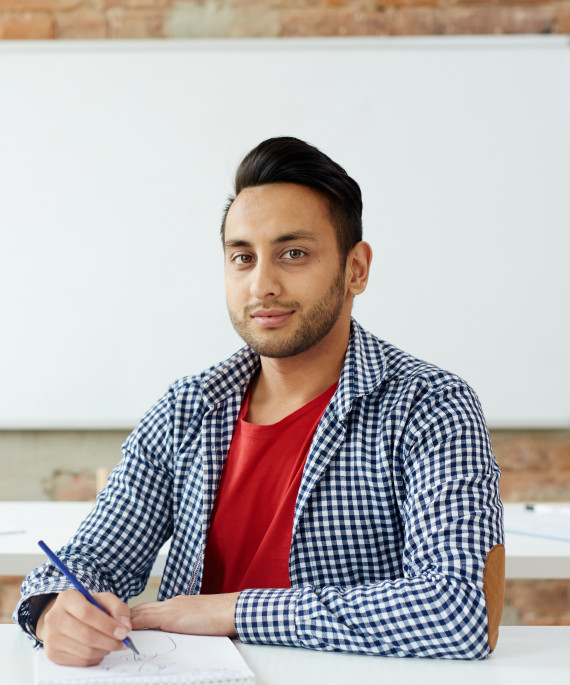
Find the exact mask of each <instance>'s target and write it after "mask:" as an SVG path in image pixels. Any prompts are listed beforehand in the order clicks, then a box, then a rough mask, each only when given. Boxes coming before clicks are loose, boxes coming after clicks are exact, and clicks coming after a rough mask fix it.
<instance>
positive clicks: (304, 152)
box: [221, 137, 362, 264]
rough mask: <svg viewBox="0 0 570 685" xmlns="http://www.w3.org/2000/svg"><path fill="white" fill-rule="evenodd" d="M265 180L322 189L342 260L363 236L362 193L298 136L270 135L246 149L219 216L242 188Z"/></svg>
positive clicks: (222, 231)
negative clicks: (327, 202) (256, 144)
mask: <svg viewBox="0 0 570 685" xmlns="http://www.w3.org/2000/svg"><path fill="white" fill-rule="evenodd" d="M268 183H298V184H299V185H303V186H309V187H310V188H314V189H316V190H318V191H320V192H321V193H323V194H324V195H325V196H326V197H327V198H328V200H329V212H330V217H331V222H332V224H333V227H334V229H335V231H336V235H337V240H338V247H339V252H340V256H341V260H342V263H343V264H344V263H345V262H346V258H347V256H348V253H349V252H350V250H351V249H352V248H353V247H354V245H356V243H358V242H360V241H361V240H362V195H361V193H360V187H359V185H358V183H357V182H356V181H354V180H353V179H352V178H351V177H350V176H349V175H348V174H347V173H346V171H345V170H344V169H343V168H342V167H341V166H340V165H339V164H337V163H336V162H333V160H332V159H331V158H330V157H327V155H325V154H324V153H323V152H321V151H320V150H318V149H317V148H316V147H313V146H312V145H309V144H308V143H305V142H304V141H302V140H299V139H298V138H292V137H281V138H269V139H268V140H264V141H263V142H262V143H260V144H259V145H258V146H257V147H256V148H254V149H253V150H252V151H251V152H249V153H248V154H247V155H246V156H245V157H244V158H243V160H242V162H241V164H240V165H239V167H238V168H237V171H236V177H235V195H233V196H230V198H229V200H228V203H227V205H226V208H225V210H224V216H223V220H222V228H221V235H222V240H223V238H224V231H225V227H226V218H227V215H228V211H229V209H230V207H231V206H232V203H233V201H234V200H235V199H236V197H237V196H238V195H239V194H240V192H241V191H242V190H243V189H244V188H251V187H255V186H261V185H266V184H268Z"/></svg>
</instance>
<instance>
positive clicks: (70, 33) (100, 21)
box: [55, 10, 107, 40]
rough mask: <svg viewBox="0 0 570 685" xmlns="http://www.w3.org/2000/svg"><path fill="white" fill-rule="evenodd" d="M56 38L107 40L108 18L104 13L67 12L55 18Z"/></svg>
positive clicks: (93, 11)
mask: <svg viewBox="0 0 570 685" xmlns="http://www.w3.org/2000/svg"><path fill="white" fill-rule="evenodd" d="M55 37H56V38H61V39H73V38H82V39H85V40H93V39H99V38H107V17H106V16H105V14H104V13H102V12H97V11H95V10H92V11H88V10H87V11H80V12H65V13H63V14H57V15H56V17H55Z"/></svg>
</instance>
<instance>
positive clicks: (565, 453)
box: [548, 442, 570, 471]
mask: <svg viewBox="0 0 570 685" xmlns="http://www.w3.org/2000/svg"><path fill="white" fill-rule="evenodd" d="M548 460H549V462H550V468H551V469H552V470H553V471H570V442H566V443H560V444H557V445H553V446H552V447H551V449H550V450H549V451H548Z"/></svg>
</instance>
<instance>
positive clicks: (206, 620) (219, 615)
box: [131, 592, 239, 637]
mask: <svg viewBox="0 0 570 685" xmlns="http://www.w3.org/2000/svg"><path fill="white" fill-rule="evenodd" d="M238 595H239V592H232V593H228V594H222V595H179V596H178V597H173V598H172V599H167V600H165V601H164V602H146V603H144V604H138V605H137V606H135V607H133V608H132V609H131V621H132V623H133V630H141V629H143V628H154V629H157V630H165V631H167V632H170V633H186V634H188V635H227V636H228V637H234V636H235V634H236V628H235V623H234V612H235V608H236V602H237V598H238Z"/></svg>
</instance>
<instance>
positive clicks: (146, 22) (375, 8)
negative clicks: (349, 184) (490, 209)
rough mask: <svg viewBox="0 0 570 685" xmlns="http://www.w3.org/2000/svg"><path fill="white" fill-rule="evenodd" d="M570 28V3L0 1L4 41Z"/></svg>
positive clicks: (535, 0) (434, 0) (566, 0)
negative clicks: (22, 39) (23, 39)
mask: <svg viewBox="0 0 570 685" xmlns="http://www.w3.org/2000/svg"><path fill="white" fill-rule="evenodd" d="M502 33H570V0H551V1H549V0H177V1H176V0H0V38H4V39H21V38H29V39H53V38H55V39H70V38H84V39H94V38H98V39H100V38H182V37H228V36H229V37H253V36H265V37H267V36H389V35H395V36H403V35H445V34H502Z"/></svg>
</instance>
